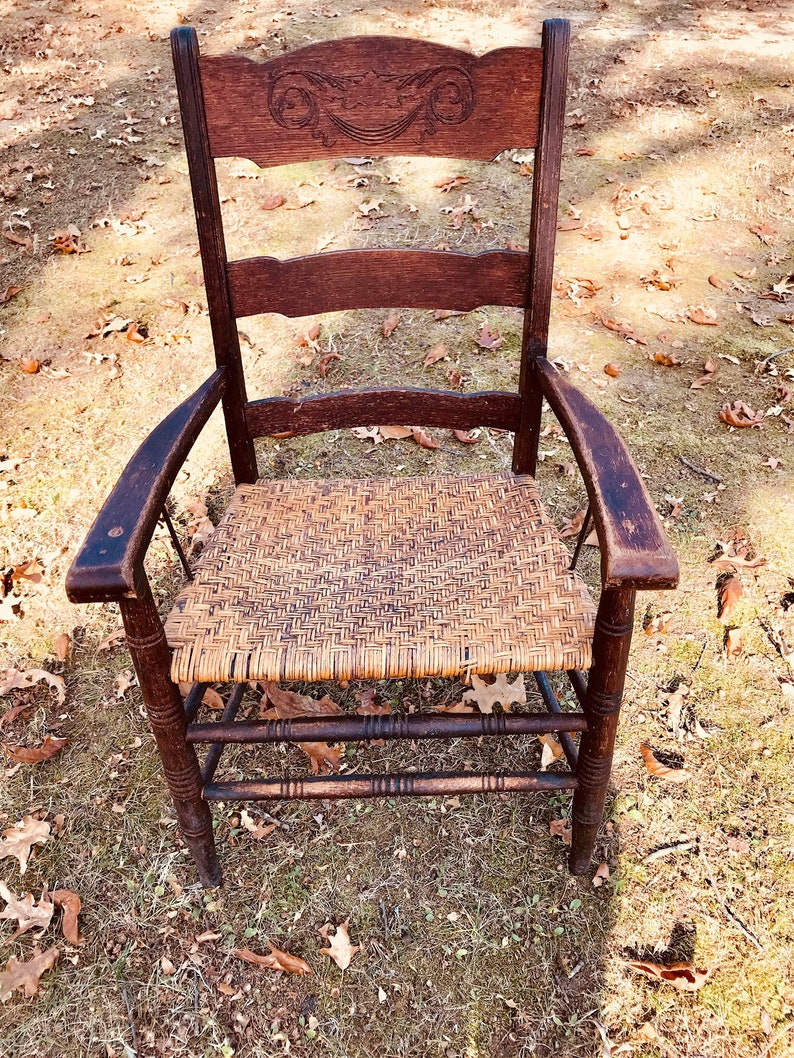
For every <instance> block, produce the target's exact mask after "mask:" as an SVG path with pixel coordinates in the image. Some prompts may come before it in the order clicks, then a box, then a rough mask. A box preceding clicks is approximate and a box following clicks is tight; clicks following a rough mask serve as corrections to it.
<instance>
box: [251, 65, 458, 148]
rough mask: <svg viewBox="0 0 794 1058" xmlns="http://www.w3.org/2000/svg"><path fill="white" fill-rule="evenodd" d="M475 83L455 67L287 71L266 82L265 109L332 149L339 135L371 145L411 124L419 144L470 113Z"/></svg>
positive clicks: (284, 124) (285, 125)
mask: <svg viewBox="0 0 794 1058" xmlns="http://www.w3.org/2000/svg"><path fill="white" fill-rule="evenodd" d="M474 102H475V100H474V85H473V84H472V80H471V77H470V76H469V74H468V73H467V72H466V70H464V69H462V68H461V67H459V66H437V67H434V68H432V69H429V70H421V71H420V72H419V73H412V74H384V73H377V72H376V71H374V70H370V71H368V72H367V73H364V74H357V75H354V76H348V77H337V76H333V75H330V74H321V73H316V72H315V71H313V70H306V69H303V70H299V69H294V70H285V71H284V72H283V73H280V74H277V75H276V76H275V77H273V78H272V79H271V81H270V85H269V87H268V107H269V109H270V114H271V116H272V118H273V120H274V121H276V122H277V123H278V124H279V125H281V126H282V128H285V129H307V130H310V131H311V134H312V136H313V137H314V138H315V139H319V140H322V142H323V144H324V145H325V146H326V147H330V146H331V145H332V144H333V143H334V142H335V141H336V138H337V135H338V134H339V133H341V134H342V135H343V136H346V137H347V138H348V139H351V140H356V141H357V142H359V143H363V144H366V145H367V146H370V147H375V146H377V145H378V144H381V143H387V142H388V141H389V140H394V139H397V138H398V137H399V136H402V135H404V134H405V133H406V132H407V131H408V130H409V129H410V128H411V127H412V126H414V130H415V133H416V140H417V142H421V141H422V140H423V139H424V137H425V136H432V135H433V134H434V133H435V132H436V130H437V129H438V128H439V127H440V126H443V125H459V124H461V123H462V122H464V121H465V120H466V119H467V118H468V117H469V116H470V115H471V113H472V111H473V110H474Z"/></svg>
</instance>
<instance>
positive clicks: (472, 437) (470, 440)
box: [452, 429, 480, 445]
mask: <svg viewBox="0 0 794 1058" xmlns="http://www.w3.org/2000/svg"><path fill="white" fill-rule="evenodd" d="M452 433H453V435H454V436H455V438H456V439H457V440H458V441H460V443H461V444H464V445H476V444H477V442H478V441H479V440H480V431H479V429H475V430H453V431H452Z"/></svg>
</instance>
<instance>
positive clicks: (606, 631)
mask: <svg viewBox="0 0 794 1058" xmlns="http://www.w3.org/2000/svg"><path fill="white" fill-rule="evenodd" d="M633 627H634V592H633V591H625V590H624V591H621V590H616V589H604V591H603V592H602V594H601V601H600V603H599V606H598V615H597V617H596V625H595V634H594V636H593V664H592V667H591V669H590V677H589V680H588V685H587V697H586V699H585V704H584V710H585V713H586V714H587V721H588V729H587V731H586V732H585V733H584V734H583V735H582V740H581V744H580V746H579V761H578V765H577V769H576V771H577V776H578V779H579V786H578V787H577V790H576V793H575V794H574V798H573V820H572V823H573V828H572V829H573V832H572V836H571V853H570V857H569V866H570V869H571V872H572V873H573V874H584V873H585V872H586V871H587V870H588V868H589V867H590V860H591V858H592V855H593V849H594V847H595V842H596V837H597V835H598V828H599V827H600V825H601V819H602V817H603V815H604V802H605V801H606V795H607V789H608V786H609V776H610V772H611V770H612V753H613V750H614V746H615V734H616V733H617V726H618V715H619V713H620V705H621V701H622V699H623V684H624V682H625V678H626V665H627V662H628V656H629V647H630V646H631V634H632V631H633Z"/></svg>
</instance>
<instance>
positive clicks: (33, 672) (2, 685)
mask: <svg viewBox="0 0 794 1058" xmlns="http://www.w3.org/2000/svg"><path fill="white" fill-rule="evenodd" d="M40 680H44V681H45V682H46V683H47V684H49V686H50V687H52V688H53V690H55V691H56V692H57V694H58V705H63V703H64V702H65V701H66V685H65V683H64V682H63V679H62V678H61V677H60V676H54V675H53V674H52V673H51V672H47V670H46V669H27V670H25V671H21V670H20V669H3V670H2V672H0V694H8V692H9V691H16V690H20V691H21V690H27V689H28V688H29V687H32V686H33V684H34V683H39V681H40Z"/></svg>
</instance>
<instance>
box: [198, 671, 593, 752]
mask: <svg viewBox="0 0 794 1058" xmlns="http://www.w3.org/2000/svg"><path fill="white" fill-rule="evenodd" d="M237 686H238V687H243V688H244V684H237ZM586 728H587V718H586V717H585V715H584V713H560V714H558V715H554V716H544V715H543V714H537V715H533V714H529V713H524V714H518V713H517V714H514V715H506V714H505V713H486V714H476V713H472V714H471V715H467V714H465V713H459V714H455V715H454V716H450V715H445V714H443V713H439V714H436V715H430V714H424V715H418V714H409V715H406V716H403V715H400V714H386V715H380V716H379V715H374V716H328V717H311V718H305V717H299V718H296V719H294V720H258V721H246V722H243V721H237V722H236V723H233V724H230V723H220V722H219V721H215V722H214V723H206V724H192V725H191V726H190V727H189V728H188V731H187V740H188V742H230V743H231V742H241V743H247V742H356V741H357V742H368V741H370V740H371V739H380V738H385V739H394V738H409V739H414V738H480V737H482V736H486V735H493V736H496V737H498V736H500V735H541V734H546V733H548V732H550V731H562V732H565V731H584V730H585V729H586Z"/></svg>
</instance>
